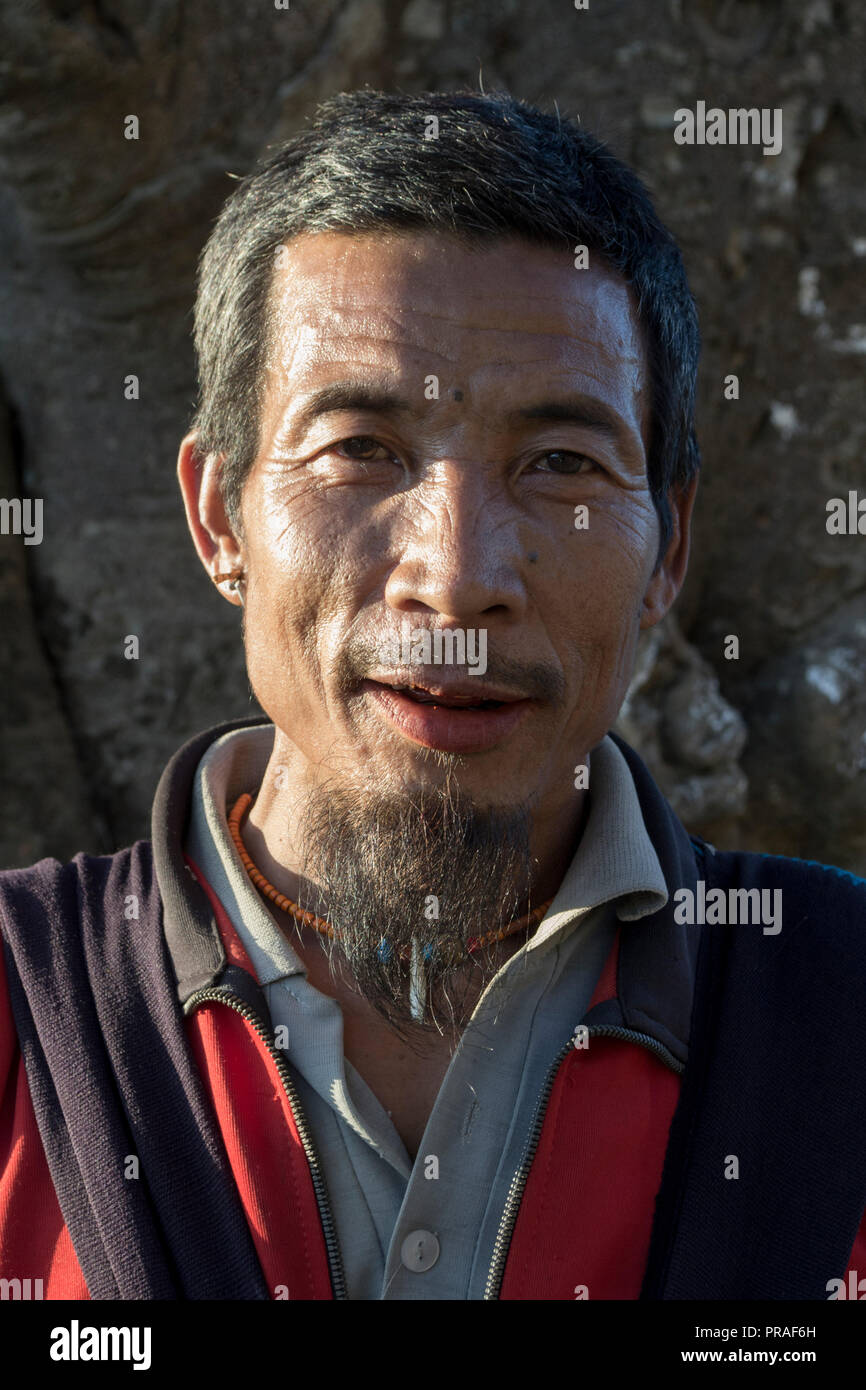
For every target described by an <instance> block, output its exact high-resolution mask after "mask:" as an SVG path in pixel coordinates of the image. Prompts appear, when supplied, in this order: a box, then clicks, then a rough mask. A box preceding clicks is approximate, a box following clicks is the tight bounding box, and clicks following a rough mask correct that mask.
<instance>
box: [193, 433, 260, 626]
mask: <svg viewBox="0 0 866 1390" xmlns="http://www.w3.org/2000/svg"><path fill="white" fill-rule="evenodd" d="M196 438H197V431H196V430H191V431H190V433H189V434H188V435H186V436H185V438H184V439H183V440H182V441H181V445H180V450H179V452H178V456H177V479H178V482H179V483H180V490H181V493H182V494H183V505H184V508H185V509H186V520H187V525H188V526H189V529H190V535H191V536H192V539H193V544H194V545H195V548H196V551H197V552H198V557H199V559H200V560H201V562H202V564H203V565H204V567H205V569H206V570H207V572H208V576H209V577H210V578H211V579H213V578H214V576H215V575H217V574H228V573H229V572H230V571H232V570H242V569H244V567H245V564H244V555H243V549H242V546H241V544H240V542H239V540H238V539H237V537H236V536H235V533H234V531H233V529H232V526H231V523H230V522H229V519H228V517H227V515H226V509H225V505H224V503H223V499H222V492H221V490H220V465H221V463H222V457H223V456H222V455H221V454H208V455H207V457H206V458H204V459H202V458H200V457H199V454H198V453H197V451H196ZM220 593H221V594H222V595H223V598H225V599H227V600H228V602H229V603H232V604H234V605H235V606H236V607H241V599H240V598H239V597H238V595H237V594H234V593H232V592H230V591H229V590H227V589H226V588H225V587H224V586H223V587H221V588H220Z"/></svg>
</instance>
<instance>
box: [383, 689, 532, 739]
mask: <svg viewBox="0 0 866 1390" xmlns="http://www.w3.org/2000/svg"><path fill="white" fill-rule="evenodd" d="M431 685H433V688H432V689H428V688H427V687H426V686H423V685H418V684H411V685H410V684H405V685H404V684H401V685H391V684H390V683H389V682H386V681H377V680H372V679H370V678H368V679H367V680H365V681H363V682H362V684H361V691H362V693H364V694H365V695H367V696H368V697H369V698H370V699H371V701H372V705H373V707H374V708H375V709H376V710H377V711H378V712H379V714H380V715H381V716H382V717H384V718H385V719H386V720H387V721H388V723H389V724H391V726H392V727H393V728H395V729H396V730H397V731H398V732H399V733H401V734H402V735H403V736H404V737H406V738H408V739H409V740H410V741H411V742H413V743H420V744H423V745H424V746H425V747H427V748H438V749H441V750H443V751H445V752H452V753H480V752H484V751H485V750H486V749H489V748H493V747H495V746H496V745H497V744H499V743H501V742H502V740H503V739H505V738H507V737H509V736H510V735H511V734H512V733H513V732H514V731H515V730H516V729H517V727H518V725H519V724H520V723H522V721H523V719H524V718H525V717H526V716H527V715H528V714H529V713H530V711H531V710H532V708H533V707H534V705H535V701H533V700H531V699H525V698H524V697H522V696H511V695H509V694H508V693H507V692H505V691H503V698H502V699H497V698H496V696H494V695H493V694H492V693H490V691H491V687H490V686H489V685H488V687H487V692H488V693H486V694H485V693H484V690H483V689H479V690H478V691H477V692H476V691H475V690H473V689H472V688H471V684H467V683H465V682H464V683H463V688H462V689H454V690H449V689H448V688H447V686H445V685H444V683H443V685H442V686H438V685H436V684H434V682H433V681H432V680H431Z"/></svg>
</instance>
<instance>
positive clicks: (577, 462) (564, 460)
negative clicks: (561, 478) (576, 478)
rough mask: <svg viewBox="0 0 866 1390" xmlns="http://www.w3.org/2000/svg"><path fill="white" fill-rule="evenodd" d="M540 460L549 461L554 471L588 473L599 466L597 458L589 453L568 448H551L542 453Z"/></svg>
mask: <svg viewBox="0 0 866 1390" xmlns="http://www.w3.org/2000/svg"><path fill="white" fill-rule="evenodd" d="M540 461H541V462H544V461H546V462H548V463H549V464H550V469H551V472H553V473H563V474H574V473H586V472H588V471H589V469H591V468H598V464H597V463H596V461H595V459H591V458H590V457H589V455H588V454H575V453H572V452H571V451H570V450H568V449H550V450H548V452H547V453H546V454H542V455H541V460H540Z"/></svg>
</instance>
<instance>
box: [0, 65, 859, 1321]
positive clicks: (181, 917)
mask: <svg viewBox="0 0 866 1390" xmlns="http://www.w3.org/2000/svg"><path fill="white" fill-rule="evenodd" d="M196 346H197V351H198V357H199V368H200V388H201V389H200V398H199V405H198V411H197V415H196V419H195V421H194V425H193V428H192V429H191V431H190V433H189V434H188V435H187V437H186V438H185V439H184V441H183V443H182V445H181V448H180V456H179V463H178V475H179V479H180V485H181V489H182V492H183V498H184V503H185V507H186V513H187V518H188V521H189V526H190V530H191V533H192V537H193V540H194V542H195V546H196V550H197V552H198V554H199V557H200V559H201V560H202V562H203V564H204V566H205V568H206V570H207V571H208V573H209V575H210V576H211V578H212V579H213V580H214V582H215V583H216V584H217V585H218V586H219V588H220V591H221V592H222V594H223V595H224V597H225V598H226V599H227V600H228V601H229V602H230V603H233V604H235V605H237V606H238V607H239V608H241V609H242V618H243V632H244V642H245V649H246V659H247V667H248V672H249V679H250V684H251V686H252V689H253V691H254V692H255V695H256V697H257V699H258V701H259V703H260V705H261V707H262V709H263V710H264V711H265V716H266V717H265V718H264V719H260V720H248V721H242V722H240V723H234V724H227V725H224V726H222V727H220V728H217V729H214V730H210V731H208V732H207V733H206V734H203V735H201V736H199V737H198V738H196V739H194V740H193V741H192V742H191V743H188V744H187V745H186V746H185V747H184V748H182V749H181V750H180V752H179V753H178V754H177V756H176V757H175V758H174V760H173V761H172V763H171V764H170V765H169V767H168V768H167V769H166V771H165V774H164V775H163V778H162V781H161V783H160V787H159V789H158V791H157V795H156V800H155V803H154V811H153V829H152V842H148V843H143V842H140V843H138V844H137V845H135V846H133V847H132V848H131V849H129V850H125V851H122V852H120V853H118V854H116V855H113V856H108V857H105V858H91V857H87V856H78V858H77V859H76V860H75V861H73V863H72V864H69V865H66V866H61V865H59V864H57V863H56V862H55V861H51V860H46V861H43V862H42V863H41V864H39V865H36V866H35V867H34V868H32V869H29V870H26V871H20V872H9V873H6V874H4V875H2V884H0V887H2V892H0V915H2V921H3V935H4V944H5V964H6V974H7V979H8V990H9V996H10V1003H11V1013H9V1014H7V1036H6V1039H5V1058H4V1061H5V1068H6V1069H5V1073H4V1075H5V1076H6V1078H7V1080H6V1087H7V1090H6V1100H5V1105H6V1109H5V1111H4V1124H5V1125H6V1135H7V1138H8V1147H7V1152H8V1154H9V1159H8V1163H7V1167H6V1169H5V1170H4V1174H3V1192H2V1205H0V1211H2V1212H3V1213H5V1224H4V1231H3V1242H4V1244H3V1254H4V1267H3V1273H4V1275H7V1276H8V1277H10V1278H12V1277H23V1276H24V1275H25V1274H26V1275H28V1276H30V1277H39V1278H41V1279H43V1280H44V1281H45V1286H46V1296H48V1297H75V1298H86V1297H88V1296H89V1297H101V1298H160V1297H168V1298H243V1299H267V1298H272V1299H281V1298H290V1299H298V1298H301V1299H319V1298H325V1299H327V1298H351V1299H380V1298H382V1299H413V1298H418V1299H481V1298H488V1299H494V1298H505V1299H529V1298H541V1299H574V1298H579V1299H581V1298H590V1299H605V1298H620V1299H636V1298H638V1297H644V1298H653V1299H676V1298H740V1297H747V1298H757V1297H769V1298H787V1297H795V1298H804V1299H823V1298H827V1297H828V1295H829V1296H835V1293H834V1290H835V1286H836V1284H839V1287H840V1288H841V1287H842V1286H843V1285H842V1281H847V1280H848V1279H849V1278H850V1275H851V1274H852V1272H853V1275H854V1280H855V1285H856V1280H857V1270H858V1269H863V1270H864V1272H866V1236H864V1228H863V1227H862V1226H861V1222H862V1220H863V1212H864V1204H866V1159H864V1145H863V1139H864V1101H863V1095H864V1088H863V1075H864V1073H863V1065H864V1061H866V1030H864V1022H863V1020H864V1016H866V1015H864V1009H863V1004H864V991H863V986H864V979H866V948H864V944H863V941H864V933H863V931H862V922H863V916H864V906H866V884H864V883H863V882H862V881H860V880H856V879H854V878H852V877H851V876H850V875H847V874H843V873H841V872H839V871H837V870H833V869H830V868H827V867H824V866H820V865H809V864H804V863H800V862H799V861H794V860H784V859H771V858H765V857H763V856H757V855H747V854H723V853H719V852H716V851H715V850H713V848H712V847H711V846H708V845H705V844H704V843H703V842H701V841H699V840H697V839H690V838H689V836H688V835H687V833H686V832H685V830H684V829H683V827H682V826H681V825H680V824H679V822H678V821H677V819H676V817H675V816H674V815H673V813H672V811H671V809H670V807H669V806H668V805H667V803H666V802H665V800H664V798H663V797H662V796H661V794H660V792H659V791H658V789H657V788H656V786H655V785H654V783H653V781H652V779H651V778H650V776H649V774H648V773H647V771H646V769H645V767H644V766H643V764H642V763H641V761H640V759H639V758H638V757H637V756H636V755H635V754H634V753H633V752H632V750H631V749H629V748H628V747H627V746H626V745H625V744H624V743H622V742H621V741H620V740H619V739H617V738H614V737H612V736H611V735H610V734H609V732H608V731H609V730H610V728H611V726H612V725H613V724H614V722H615V720H616V716H617V713H618V711H619V708H620V706H621V704H622V701H623V698H624V696H625V693H626V690H627V687H628V683H629V678H630V674H631V671H632V665H633V659H634V653H635V646H636V642H637V639H638V636H639V633H640V632H641V630H643V629H646V628H649V627H651V626H653V625H654V624H656V623H658V622H659V621H660V619H661V618H662V617H663V616H664V614H665V613H666V612H667V611H668V609H669V608H670V606H671V604H672V603H673V602H674V599H675V598H676V595H677V593H678V591H679V589H680V587H681V585H682V582H683V578H684V575H685V571H686V564H687V558H688V549H689V527H690V519H691V513H692V507H693V503H694V498H695V489H696V477H697V468H698V452H697V446H696V443H695V437H694V429H693V401H694V384H695V375H696V367H697V356H698V334H697V326H696V316H695V312H694V307H693V303H692V300H691V296H690V294H689V291H688V286H687V283H686V279H685V274H684V271H683V268H682V263H681V259H680V255H679V252H678V250H677V247H676V245H675V243H674V241H673V239H672V238H671V236H670V234H669V233H668V232H667V231H666V230H665V229H664V227H663V226H662V225H661V224H660V222H659V220H658V218H657V216H656V214H655V212H654V210H653V208H652V205H651V203H650V200H649V197H648V195H647V193H646V191H645V189H644V188H643V187H642V185H641V184H640V183H639V181H638V180H637V179H636V177H635V176H634V175H633V174H632V173H631V172H630V171H629V170H628V169H627V168H626V167H625V166H623V165H622V164H621V163H619V162H618V161H617V160H616V159H614V158H613V157H612V155H611V154H610V153H609V152H608V151H607V150H606V149H605V147H604V146H602V145H601V144H599V143H598V142H597V141H596V140H594V139H593V138H592V137H591V136H590V135H588V134H587V133H586V132H585V131H583V130H582V129H580V128H579V127H577V126H575V125H573V124H571V123H569V122H566V121H563V120H561V119H560V118H559V116H558V115H557V116H548V115H544V114H542V113H540V112H538V111H536V110H534V109H532V108H530V107H528V106H524V105H522V104H520V103H517V102H515V101H513V100H511V99H508V98H504V97H486V96H469V95H428V96H421V97H405V96H389V95H383V94H378V93H374V92H364V93H354V94H351V95H346V96H342V97H339V98H336V99H334V100H333V101H330V102H328V103H326V104H325V105H324V106H323V107H322V108H320V110H319V112H318V113H317V116H316V118H315V120H314V121H313V122H312V124H311V125H310V126H309V128H308V129H307V130H306V131H305V132H304V133H303V134H302V135H300V136H298V137H296V138H294V139H293V140H291V141H290V142H289V143H288V144H287V145H285V146H284V147H282V148H280V149H277V150H275V151H273V152H272V153H271V154H270V156H269V157H268V159H267V160H266V161H265V162H264V163H263V164H262V165H261V166H260V167H259V169H258V170H256V171H255V172H254V174H253V175H252V176H250V177H249V178H248V179H246V180H244V181H243V182H242V183H241V184H240V186H239V187H238V189H237V191H236V192H235V193H234V194H233V196H232V197H231V199H230V200H229V202H228V204H227V205H226V207H225V209H224V211H223V213H222V215H221V217H220V219H219V221H218V222H217V224H216V227H215V229H214V231H213V234H212V236H211V238H210V240H209V242H208V245H207V248H206V250H205V252H204V255H203V258H202V263H201V268H200V283H199V291H198V300H197V306H196ZM214 674H215V678H217V677H218V673H216V672H215V673H214ZM831 1011H832V1012H831ZM858 1230H859V1234H858ZM848 1287H849V1285H848V1283H847V1282H846V1283H844V1288H845V1289H847V1288H848ZM855 1296H856V1294H855Z"/></svg>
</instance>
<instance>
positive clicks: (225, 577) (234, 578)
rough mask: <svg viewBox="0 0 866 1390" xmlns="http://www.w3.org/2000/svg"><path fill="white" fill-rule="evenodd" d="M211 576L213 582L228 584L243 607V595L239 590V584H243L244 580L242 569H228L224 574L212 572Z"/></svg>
mask: <svg viewBox="0 0 866 1390" xmlns="http://www.w3.org/2000/svg"><path fill="white" fill-rule="evenodd" d="M211 578H212V580H213V582H214V584H228V586H229V588H230V589H231V591H232V593H234V594H237V596H238V598H239V599H240V601H241V607H243V605H244V596H243V593H242V592H241V585H242V584H245V583H246V580H245V578H244V572H243V570H242V569H234V570H228V571H227V572H226V573H225V574H213V575H211Z"/></svg>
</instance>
